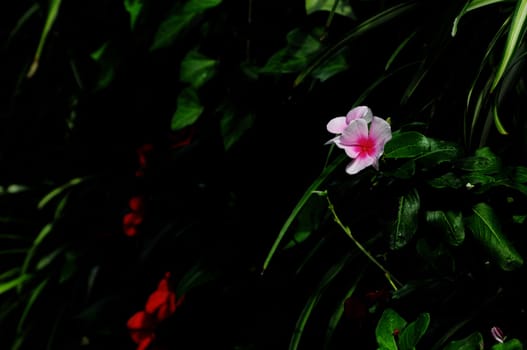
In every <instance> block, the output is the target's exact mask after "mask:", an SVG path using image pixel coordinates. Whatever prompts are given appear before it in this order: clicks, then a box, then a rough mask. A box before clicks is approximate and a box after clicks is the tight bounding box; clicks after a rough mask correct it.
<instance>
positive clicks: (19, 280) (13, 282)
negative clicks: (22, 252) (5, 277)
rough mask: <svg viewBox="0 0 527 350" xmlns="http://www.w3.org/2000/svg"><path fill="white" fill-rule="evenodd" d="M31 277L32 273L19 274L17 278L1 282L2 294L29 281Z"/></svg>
mask: <svg viewBox="0 0 527 350" xmlns="http://www.w3.org/2000/svg"><path fill="white" fill-rule="evenodd" d="M29 278H31V275H28V274H23V275H20V276H18V277H17V278H15V279H12V280H10V281H8V282H1V283H0V295H1V294H4V293H5V292H7V291H9V290H11V289H13V288H15V287H18V286H20V285H21V284H22V283H23V282H25V281H27V280H28V279H29Z"/></svg>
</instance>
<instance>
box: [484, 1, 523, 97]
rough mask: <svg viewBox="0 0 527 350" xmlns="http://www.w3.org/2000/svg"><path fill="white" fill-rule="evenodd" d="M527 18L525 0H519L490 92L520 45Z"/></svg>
mask: <svg viewBox="0 0 527 350" xmlns="http://www.w3.org/2000/svg"><path fill="white" fill-rule="evenodd" d="M526 20H527V0H519V1H518V2H517V5H516V8H515V10H514V14H513V15H512V22H511V26H510V29H509V35H508V36H507V42H506V43H505V49H504V51H503V57H502V59H501V62H500V64H499V66H498V70H497V72H496V76H495V77H494V81H493V83H492V86H491V88H490V92H493V91H494V89H495V88H496V86H497V85H498V84H499V82H500V81H501V79H502V78H503V74H504V73H505V70H506V69H507V68H508V67H509V63H510V60H511V58H512V55H513V54H514V52H515V51H516V49H517V48H518V46H519V45H520V41H521V38H522V37H523V34H524V33H525V21H526Z"/></svg>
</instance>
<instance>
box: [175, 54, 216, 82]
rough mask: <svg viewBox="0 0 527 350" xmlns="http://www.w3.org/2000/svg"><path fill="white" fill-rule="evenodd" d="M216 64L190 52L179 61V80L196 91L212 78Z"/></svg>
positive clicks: (214, 61)
mask: <svg viewBox="0 0 527 350" xmlns="http://www.w3.org/2000/svg"><path fill="white" fill-rule="evenodd" d="M217 63H218V61H216V60H213V59H210V58H208V57H207V56H205V55H203V54H201V53H199V52H198V51H196V50H191V51H189V52H188V53H187V55H186V56H185V57H184V58H183V61H181V69H180V74H179V79H180V80H181V81H182V82H184V83H188V84H190V85H191V86H192V87H194V88H195V89H198V88H200V87H201V86H202V85H203V84H205V83H206V82H207V81H208V80H209V79H210V78H212V77H213V76H214V73H215V72H216V66H217Z"/></svg>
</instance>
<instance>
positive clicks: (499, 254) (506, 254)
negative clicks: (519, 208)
mask: <svg viewBox="0 0 527 350" xmlns="http://www.w3.org/2000/svg"><path fill="white" fill-rule="evenodd" d="M472 212H473V214H472V215H471V216H470V217H468V218H467V224H468V227H469V228H470V230H471V231H472V233H473V234H474V237H475V238H476V239H477V240H478V241H479V242H480V243H481V244H482V245H483V246H484V247H485V248H486V249H487V250H488V251H489V253H490V254H491V256H492V257H493V258H494V259H495V260H496V262H497V264H498V265H499V266H500V267H501V268H502V269H503V270H505V271H510V270H514V269H517V268H518V267H520V266H521V265H522V264H523V258H522V256H521V255H520V254H519V253H518V252H517V251H516V249H515V248H514V246H513V245H512V244H511V243H510V241H509V240H508V238H507V237H506V236H505V234H503V232H502V231H501V227H500V222H499V219H498V217H497V216H496V214H495V213H494V210H493V209H492V207H490V206H489V205H488V204H486V203H478V204H476V205H475V206H474V207H473V208H472Z"/></svg>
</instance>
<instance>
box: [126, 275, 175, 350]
mask: <svg viewBox="0 0 527 350" xmlns="http://www.w3.org/2000/svg"><path fill="white" fill-rule="evenodd" d="M169 280H170V272H166V273H165V276H164V277H163V278H162V279H161V281H160V282H159V284H158V286H157V289H156V290H155V291H154V292H152V294H150V296H149V297H148V300H147V301H146V304H145V309H144V310H142V311H138V312H136V313H135V314H134V315H133V316H132V317H130V319H129V320H128V322H127V327H128V330H129V331H130V337H131V338H132V340H133V341H134V342H135V343H136V344H137V350H146V349H149V347H150V345H151V344H152V343H153V342H154V340H155V338H156V334H155V329H156V327H157V325H158V324H159V323H160V322H162V321H164V320H165V319H167V318H168V317H170V316H172V315H173V314H174V312H175V311H176V309H177V308H178V307H179V306H180V305H181V303H182V302H183V300H184V296H182V297H181V298H179V299H177V298H176V293H175V292H174V291H173V290H172V288H170V285H169V282H170V281H169Z"/></svg>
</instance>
